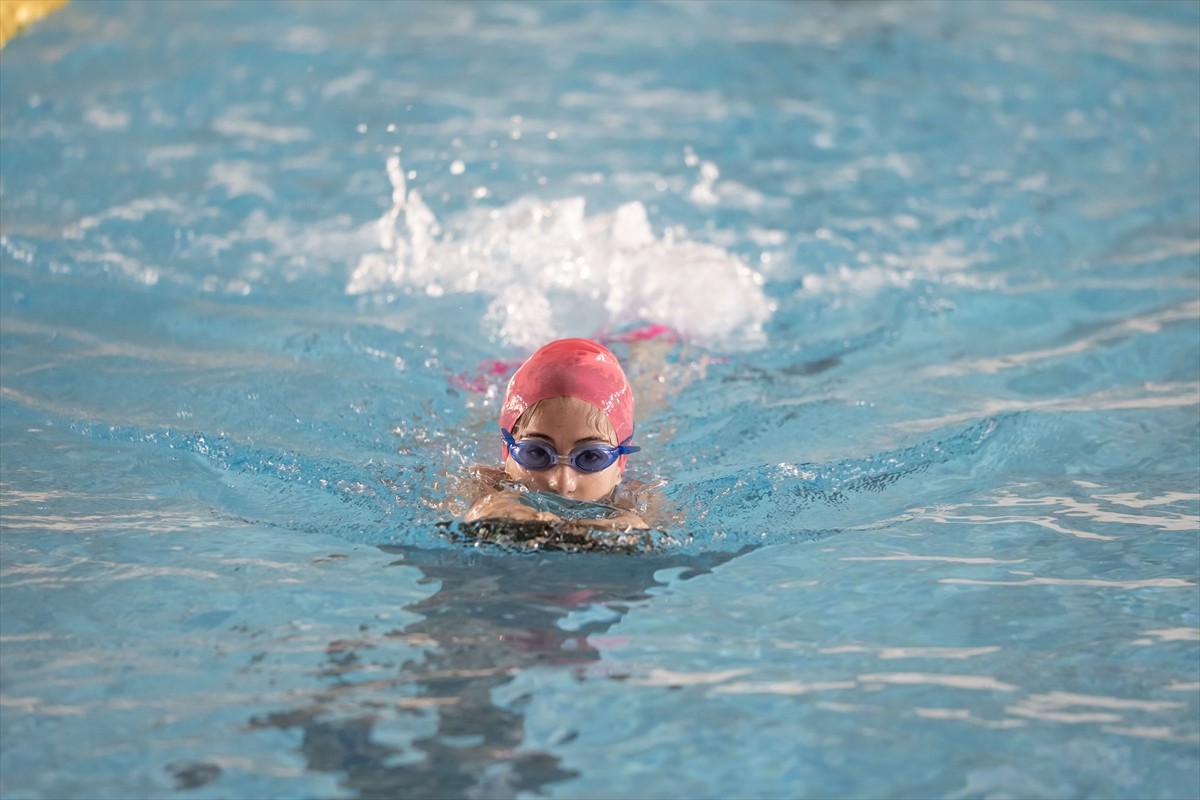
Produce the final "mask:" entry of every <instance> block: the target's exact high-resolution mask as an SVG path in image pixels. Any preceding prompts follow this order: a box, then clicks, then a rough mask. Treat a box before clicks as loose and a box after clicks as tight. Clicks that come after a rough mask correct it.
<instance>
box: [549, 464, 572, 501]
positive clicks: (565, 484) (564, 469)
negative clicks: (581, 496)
mask: <svg viewBox="0 0 1200 800" xmlns="http://www.w3.org/2000/svg"><path fill="white" fill-rule="evenodd" d="M546 483H547V484H548V485H549V486H550V491H552V492H555V493H557V494H561V495H563V496H564V497H571V496H572V495H574V494H575V484H576V481H575V470H573V469H572V468H571V467H570V466H568V465H566V464H557V465H555V466H553V467H551V468H550V474H549V475H547V476H546Z"/></svg>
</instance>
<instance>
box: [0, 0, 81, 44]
mask: <svg viewBox="0 0 1200 800" xmlns="http://www.w3.org/2000/svg"><path fill="white" fill-rule="evenodd" d="M67 2H68V0H0V48H3V47H4V45H6V44H8V41H9V39H12V38H13V37H14V36H16V35H17V34H18V33H20V32H21V31H23V30H24V29H25V28H27V27H28V26H29V25H31V24H33V23H34V22H37V21H38V20H39V19H41V18H42V17H45V16H48V15H50V14H53V13H54V12H55V11H58V10H59V9H60V8H62V7H63V6H65V5H66V4H67Z"/></svg>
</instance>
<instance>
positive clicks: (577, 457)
mask: <svg viewBox="0 0 1200 800" xmlns="http://www.w3.org/2000/svg"><path fill="white" fill-rule="evenodd" d="M616 450H617V449H616V448H615V447H604V446H598V445H587V446H585V447H581V448H579V449H578V450H576V451H575V452H574V453H572V454H571V456H572V458H571V463H573V464H574V465H575V468H576V469H578V470H580V471H582V472H600V471H601V470H603V469H608V467H609V466H610V465H611V464H612V463H613V462H614V461H616V460H617V452H616Z"/></svg>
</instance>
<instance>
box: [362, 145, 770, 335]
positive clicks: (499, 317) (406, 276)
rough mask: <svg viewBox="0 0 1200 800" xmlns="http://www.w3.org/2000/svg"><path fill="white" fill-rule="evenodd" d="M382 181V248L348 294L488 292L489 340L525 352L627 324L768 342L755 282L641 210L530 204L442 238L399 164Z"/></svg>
mask: <svg viewBox="0 0 1200 800" xmlns="http://www.w3.org/2000/svg"><path fill="white" fill-rule="evenodd" d="M387 173H388V177H389V179H390V180H391V183H392V208H391V209H390V210H389V211H388V212H387V213H386V214H384V215H383V216H382V217H381V218H380V220H379V222H378V230H379V244H380V248H381V249H380V251H379V252H373V253H367V254H365V255H363V256H362V257H361V259H360V260H359V263H358V265H357V267H356V268H355V270H354V273H353V274H352V275H351V277H350V280H349V283H348V284H347V286H346V292H347V293H348V294H362V293H366V292H373V291H379V290H385V289H397V288H399V289H404V290H406V291H414V290H415V291H418V292H423V293H426V294H429V295H431V296H441V295H443V294H447V293H456V292H457V293H472V292H479V293H483V294H485V295H488V296H490V297H491V302H490V303H489V305H488V308H487V312H486V315H485V321H486V323H487V325H488V327H489V328H490V330H491V332H492V333H493V334H494V335H495V336H497V338H498V339H500V340H502V341H504V342H506V343H508V344H512V345H516V346H520V347H534V346H536V345H538V344H541V343H542V342H544V341H546V340H547V339H551V338H555V337H558V336H590V335H595V334H596V333H598V332H600V331H604V330H608V329H612V328H615V327H619V326H623V325H627V324H634V323H654V324H658V325H666V326H669V327H671V328H674V329H675V330H676V331H678V332H679V333H680V334H682V335H683V336H684V337H687V338H691V339H698V340H703V341H706V342H711V343H719V344H721V345H723V346H732V347H737V346H753V345H756V344H758V343H760V342H762V341H763V340H764V337H763V332H762V325H763V323H764V322H766V320H767V319H768V318H769V317H770V315H771V313H772V311H773V310H774V304H773V303H772V302H771V301H770V300H769V299H768V298H767V297H766V295H765V294H764V293H763V290H762V283H763V279H762V276H761V275H759V274H758V273H756V272H755V271H753V270H752V269H750V267H749V266H747V265H746V264H745V263H744V262H743V261H742V260H741V259H739V258H738V257H737V256H734V255H732V254H730V253H728V252H727V251H725V250H723V249H722V248H720V247H717V246H715V245H712V244H705V243H700V242H693V241H690V240H687V239H685V238H682V236H681V234H679V233H678V232H677V231H668V232H667V233H665V234H664V235H663V237H661V238H659V237H657V236H656V235H655V234H654V231H653V230H652V229H651V226H650V222H649V220H648V218H647V215H646V209H645V207H644V206H643V205H642V204H641V203H638V202H631V203H626V204H625V205H622V206H620V207H619V208H617V209H616V210H614V211H613V212H611V213H599V214H594V215H591V216H588V215H587V213H586V209H585V203H584V200H583V198H581V197H572V198H566V199H561V200H551V201H545V200H541V199H538V198H532V197H526V198H522V199H519V200H517V201H515V202H513V203H510V204H509V205H507V206H504V207H503V208H497V209H484V210H480V211H476V212H472V213H470V214H467V215H465V216H464V217H463V218H461V219H458V220H455V221H454V224H453V225H452V226H447V227H448V228H450V230H451V232H450V233H447V234H445V235H443V232H442V226H441V224H440V223H439V222H438V220H437V218H436V217H435V216H434V214H433V212H432V211H430V209H429V207H428V206H427V205H425V203H424V201H423V200H422V199H421V196H420V193H419V192H417V191H416V190H415V189H410V188H408V186H407V184H406V181H405V175H404V170H403V169H402V168H401V166H400V160H399V158H398V157H396V156H392V157H391V158H389V159H388V162H387Z"/></svg>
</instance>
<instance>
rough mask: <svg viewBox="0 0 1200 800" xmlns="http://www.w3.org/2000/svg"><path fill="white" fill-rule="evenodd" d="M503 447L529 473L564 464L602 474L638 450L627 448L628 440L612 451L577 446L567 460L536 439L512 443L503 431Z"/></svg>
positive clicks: (598, 446) (606, 447) (595, 445)
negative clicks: (506, 447) (622, 457)
mask: <svg viewBox="0 0 1200 800" xmlns="http://www.w3.org/2000/svg"><path fill="white" fill-rule="evenodd" d="M500 435H501V436H503V437H504V444H505V445H507V446H508V454H509V455H510V456H512V458H513V461H516V462H517V463H518V464H520V465H521V466H522V467H524V468H525V469H528V470H532V471H533V472H542V471H544V470H548V469H550V468H551V467H553V466H554V465H555V464H560V463H564V462H565V463H567V464H570V465H571V466H572V467H574V468H575V469H577V470H579V471H580V472H602V471H604V470H606V469H608V468H609V467H611V466H612V465H613V463H614V462H616V460H617V459H618V458H620V457H621V456H624V455H629V454H630V453H636V452H638V451H639V450H641V449H642V448H640V447H636V446H634V445H631V444H629V440H630V439H632V438H633V437H632V436H630V437H629V439H626V440H625V441H624V442H621V443H620V444H619V445H617V446H616V447H613V446H612V445H610V444H600V443H599V442H596V443H593V444H581V445H579V447H576V448H575V449H574V450H572V451H571V455H569V456H560V455H559V454H558V452H557V451H555V449H554V447H553V446H552V445H550V444H548V443H546V442H543V441H541V440H539V439H522V440H521V441H519V442H518V441H514V440H513V437H512V434H511V433H509V432H508V431H506V430H505V429H504V428H501V429H500Z"/></svg>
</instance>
